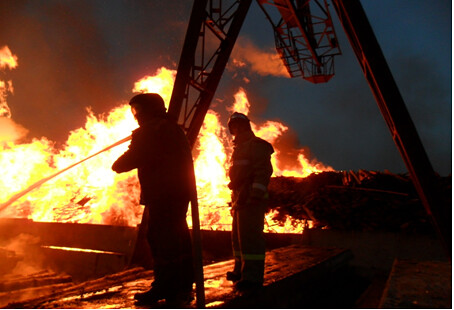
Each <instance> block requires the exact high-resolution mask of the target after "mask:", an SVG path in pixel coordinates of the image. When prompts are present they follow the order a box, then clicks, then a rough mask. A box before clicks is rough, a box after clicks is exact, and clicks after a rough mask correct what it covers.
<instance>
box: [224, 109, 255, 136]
mask: <svg viewBox="0 0 454 310" xmlns="http://www.w3.org/2000/svg"><path fill="white" fill-rule="evenodd" d="M227 124H228V126H229V131H230V133H232V125H238V126H241V127H242V128H245V129H248V130H251V124H250V121H249V118H248V117H247V116H246V115H245V114H243V113H238V112H234V113H233V114H232V115H231V116H230V118H229V121H228V123H227Z"/></svg>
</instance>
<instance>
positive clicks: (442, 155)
mask: <svg viewBox="0 0 454 310" xmlns="http://www.w3.org/2000/svg"><path fill="white" fill-rule="evenodd" d="M361 3H362V4H363V6H364V10H365V11H366V14H367V16H368V18H369V21H370V23H371V25H372V28H373V30H374V32H375V34H376V36H377V39H378V42H379V44H380V45H381V48H382V51H383V53H384V55H385V57H386V59H387V61H388V64H389V66H390V68H391V71H392V73H393V75H394V78H395V80H396V83H397V85H398V87H399V89H400V91H401V94H402V96H403V98H404V101H405V103H406V105H407V108H408V110H409V112H410V114H411V116H412V118H413V121H414V123H415V125H416V128H417V130H418V133H419V135H420V137H421V140H422V142H423V144H424V146H425V148H426V152H427V154H428V156H429V158H430V160H431V162H432V165H433V167H434V169H435V171H437V172H438V173H440V174H441V175H449V174H450V173H451V167H452V165H451V158H452V155H451V154H452V143H451V142H452V125H451V124H452V105H451V99H452V75H451V73H452V56H451V55H452V53H451V46H452V26H451V16H452V7H451V1H446V0H433V1H424V0H380V1H372V0H369V1H361ZM191 7H192V3H191V1H176V0H168V1H149V0H134V1H120V0H110V1H103V0H86V1H82V0H78V1H70V0H68V1H61V0H59V1H56V0H55V1H54V0H45V1H44V0H43V1H40V0H33V1H31V0H30V1H22V0H2V1H0V48H1V47H2V46H5V45H6V46H8V47H9V48H10V50H11V52H12V53H13V54H14V55H16V56H17V57H18V63H19V66H18V67H17V68H16V69H13V70H3V71H0V80H11V81H12V83H13V86H14V93H13V94H11V93H9V94H7V97H6V99H7V103H8V106H9V108H10V109H11V114H12V119H13V121H14V122H15V123H16V124H17V125H20V126H22V127H24V128H26V129H27V130H28V134H27V136H26V137H25V138H26V139H28V140H30V139H31V138H33V137H37V138H40V137H42V136H45V137H47V138H48V139H50V140H52V141H55V142H56V143H57V145H58V144H61V143H63V142H65V141H66V138H67V136H68V134H69V132H70V131H71V130H74V129H76V128H79V127H82V126H83V125H84V123H85V118H86V115H87V113H86V108H87V107H92V109H93V111H94V112H95V113H96V114H101V113H107V112H108V111H110V109H112V108H113V107H116V106H118V105H120V104H123V103H125V102H126V101H127V100H128V99H129V98H130V97H131V96H132V91H131V90H132V88H133V84H134V82H136V81H137V80H139V79H140V78H142V77H144V76H145V75H154V74H155V73H156V70H157V69H158V68H160V67H162V66H165V67H167V68H169V69H176V68H177V65H178V61H179V58H180V52H181V48H182V45H183V40H184V35H185V33H186V27H187V22H188V19H189V15H190V12H191ZM331 15H332V17H333V20H334V25H335V29H336V34H337V36H338V39H339V42H340V46H341V50H342V55H341V56H338V57H337V58H336V60H335V65H336V68H335V70H336V75H335V76H334V78H333V79H332V80H331V81H329V82H328V83H326V84H311V83H309V82H307V81H305V80H303V79H301V78H294V79H290V78H287V77H283V76H275V75H273V74H270V73H267V72H263V71H259V70H257V68H255V67H254V66H253V65H252V63H247V61H248V59H247V57H246V58H245V59H243V60H244V61H246V63H247V64H248V66H247V67H245V68H242V69H241V70H234V69H235V68H234V66H233V65H232V64H231V63H229V65H228V68H227V69H226V72H225V74H224V76H223V79H222V80H221V83H220V85H219V88H218V90H217V92H216V95H215V102H216V104H215V105H214V106H213V109H214V110H216V111H217V112H219V113H221V115H222V119H223V120H226V119H227V117H228V112H227V111H226V110H225V106H226V105H230V104H232V103H233V95H234V94H235V93H236V92H237V91H238V89H239V88H240V87H242V88H244V89H245V91H246V93H247V94H248V98H249V101H250V102H251V105H252V107H251V113H250V117H251V119H252V120H253V121H255V122H257V123H260V122H263V121H264V120H279V121H281V122H283V123H285V124H286V125H287V126H288V127H289V128H290V133H289V136H290V138H288V139H290V140H292V143H294V144H295V147H298V148H302V147H305V148H308V149H310V152H311V156H312V158H315V159H317V160H318V161H320V162H322V163H324V164H325V165H329V166H332V167H333V168H334V169H336V170H350V169H351V170H358V169H366V170H377V171H383V170H385V169H387V170H389V171H391V172H394V173H401V172H405V171H406V168H405V165H404V164H403V161H402V159H401V157H400V155H399V153H398V151H397V148H396V147H395V145H394V142H393V140H392V138H391V135H390V133H389V130H388V128H387V126H386V124H385V122H384V120H383V118H382V116H381V114H380V111H379V109H378V106H377V104H376V102H375V100H374V98H373V96H372V93H371V91H370V88H369V86H368V84H367V82H366V80H365V78H364V77H363V73H362V71H361V69H360V66H359V64H358V62H357V60H356V58H355V56H354V54H353V51H352V49H351V47H350V45H349V43H348V40H347V39H346V36H345V34H344V32H343V29H342V27H341V25H340V24H339V21H338V18H337V15H336V13H335V11H334V8H333V7H331ZM251 48H253V49H255V50H257V51H262V52H264V53H265V52H266V53H274V51H275V49H274V38H273V32H272V28H271V26H270V24H269V22H268V21H267V20H266V19H265V16H264V14H263V12H262V11H261V10H260V8H259V6H258V5H257V3H255V1H253V3H252V6H251V8H250V11H249V14H248V16H247V18H246V21H245V23H244V25H243V28H242V31H241V33H240V38H239V40H238V43H237V46H236V47H235V50H234V51H233V54H232V56H235V55H237V56H238V55H241V54H242V52H244V51H247V50H248V49H251ZM244 78H247V79H248V81H249V82H245V79H244ZM1 130H4V129H3V128H2V129H1ZM127 134H129V133H125V136H126V135H127ZM22 141H24V140H22ZM25 141H26V140H25Z"/></svg>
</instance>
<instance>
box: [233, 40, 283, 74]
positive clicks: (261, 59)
mask: <svg viewBox="0 0 454 310" xmlns="http://www.w3.org/2000/svg"><path fill="white" fill-rule="evenodd" d="M231 57H232V65H233V68H232V69H233V70H237V69H238V68H247V69H248V70H249V71H251V72H253V73H256V74H259V75H261V76H267V75H271V76H276V77H290V76H289V74H288V72H287V69H286V68H285V66H284V65H283V63H282V60H281V59H280V57H279V55H278V54H277V53H276V50H275V49H274V48H272V49H269V50H262V49H260V48H258V47H257V46H255V45H254V44H253V43H252V42H251V41H250V40H249V39H247V38H246V37H240V38H239V39H238V41H237V42H236V44H235V48H234V49H233V51H232V55H231Z"/></svg>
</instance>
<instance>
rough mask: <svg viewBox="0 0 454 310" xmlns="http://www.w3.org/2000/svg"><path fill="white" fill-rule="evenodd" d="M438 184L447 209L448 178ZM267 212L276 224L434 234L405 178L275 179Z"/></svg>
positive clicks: (325, 175)
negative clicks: (271, 211) (292, 221)
mask: <svg viewBox="0 0 454 310" xmlns="http://www.w3.org/2000/svg"><path fill="white" fill-rule="evenodd" d="M438 182H439V186H438V188H439V189H440V195H442V200H444V201H445V202H446V205H451V203H450V200H451V177H444V178H442V177H440V178H439V179H438ZM270 208H272V209H275V210H278V211H279V212H276V216H275V217H274V220H276V221H277V222H279V220H280V218H281V217H282V216H285V215H288V216H291V218H293V219H295V220H308V221H311V225H312V226H313V227H316V228H324V229H337V230H344V231H345V230H346V231H386V232H405V233H433V228H432V225H431V223H430V219H429V217H428V216H427V213H426V211H425V209H424V207H423V205H422V203H421V201H420V200H419V197H418V195H417V193H416V191H415V189H414V186H413V183H412V181H411V179H410V178H409V176H408V175H407V174H392V173H389V172H375V171H364V170H360V171H359V172H353V171H343V172H334V171H332V172H322V173H319V174H313V175H311V176H309V177H307V178H303V179H302V178H283V177H277V178H273V179H272V180H271V184H270Z"/></svg>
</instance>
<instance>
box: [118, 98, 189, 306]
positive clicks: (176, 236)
mask: <svg viewBox="0 0 454 310" xmlns="http://www.w3.org/2000/svg"><path fill="white" fill-rule="evenodd" d="M129 104H130V105H131V110H132V113H133V114H134V117H135V119H136V120H137V122H138V123H139V126H140V127H139V128H138V129H136V130H134V131H133V133H132V140H131V144H130V145H129V149H128V150H127V151H126V152H125V153H124V154H123V155H122V156H120V157H119V158H118V159H117V160H116V161H115V163H114V164H113V166H112V169H113V170H114V171H115V172H117V173H121V172H126V171H130V170H132V169H135V168H137V170H138V176H139V182H140V186H141V195H140V203H141V204H143V205H145V206H146V208H147V209H148V211H149V214H148V232H147V239H148V243H149V245H150V249H151V255H152V258H153V269H154V282H153V283H152V287H151V289H150V290H149V291H147V292H145V293H138V294H136V295H135V299H136V300H137V302H138V303H139V304H152V303H155V302H157V301H159V300H161V299H165V300H166V302H167V303H173V302H177V303H178V302H187V301H190V300H191V299H192V298H193V297H192V284H193V282H194V271H193V261H192V246H191V238H190V234H189V229H188V225H187V222H186V213H187V210H188V203H189V200H190V197H191V191H192V190H193V186H195V184H194V181H193V178H194V166H193V161H192V154H191V148H190V146H189V144H188V141H187V139H186V136H185V134H184V132H183V130H182V129H181V128H180V127H179V126H178V125H177V124H176V123H175V122H174V121H172V120H170V119H168V118H167V114H166V109H165V105H164V101H163V99H162V98H161V96H160V95H158V94H153V93H147V94H140V95H136V96H134V97H133V98H132V99H131V100H130V102H129Z"/></svg>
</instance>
